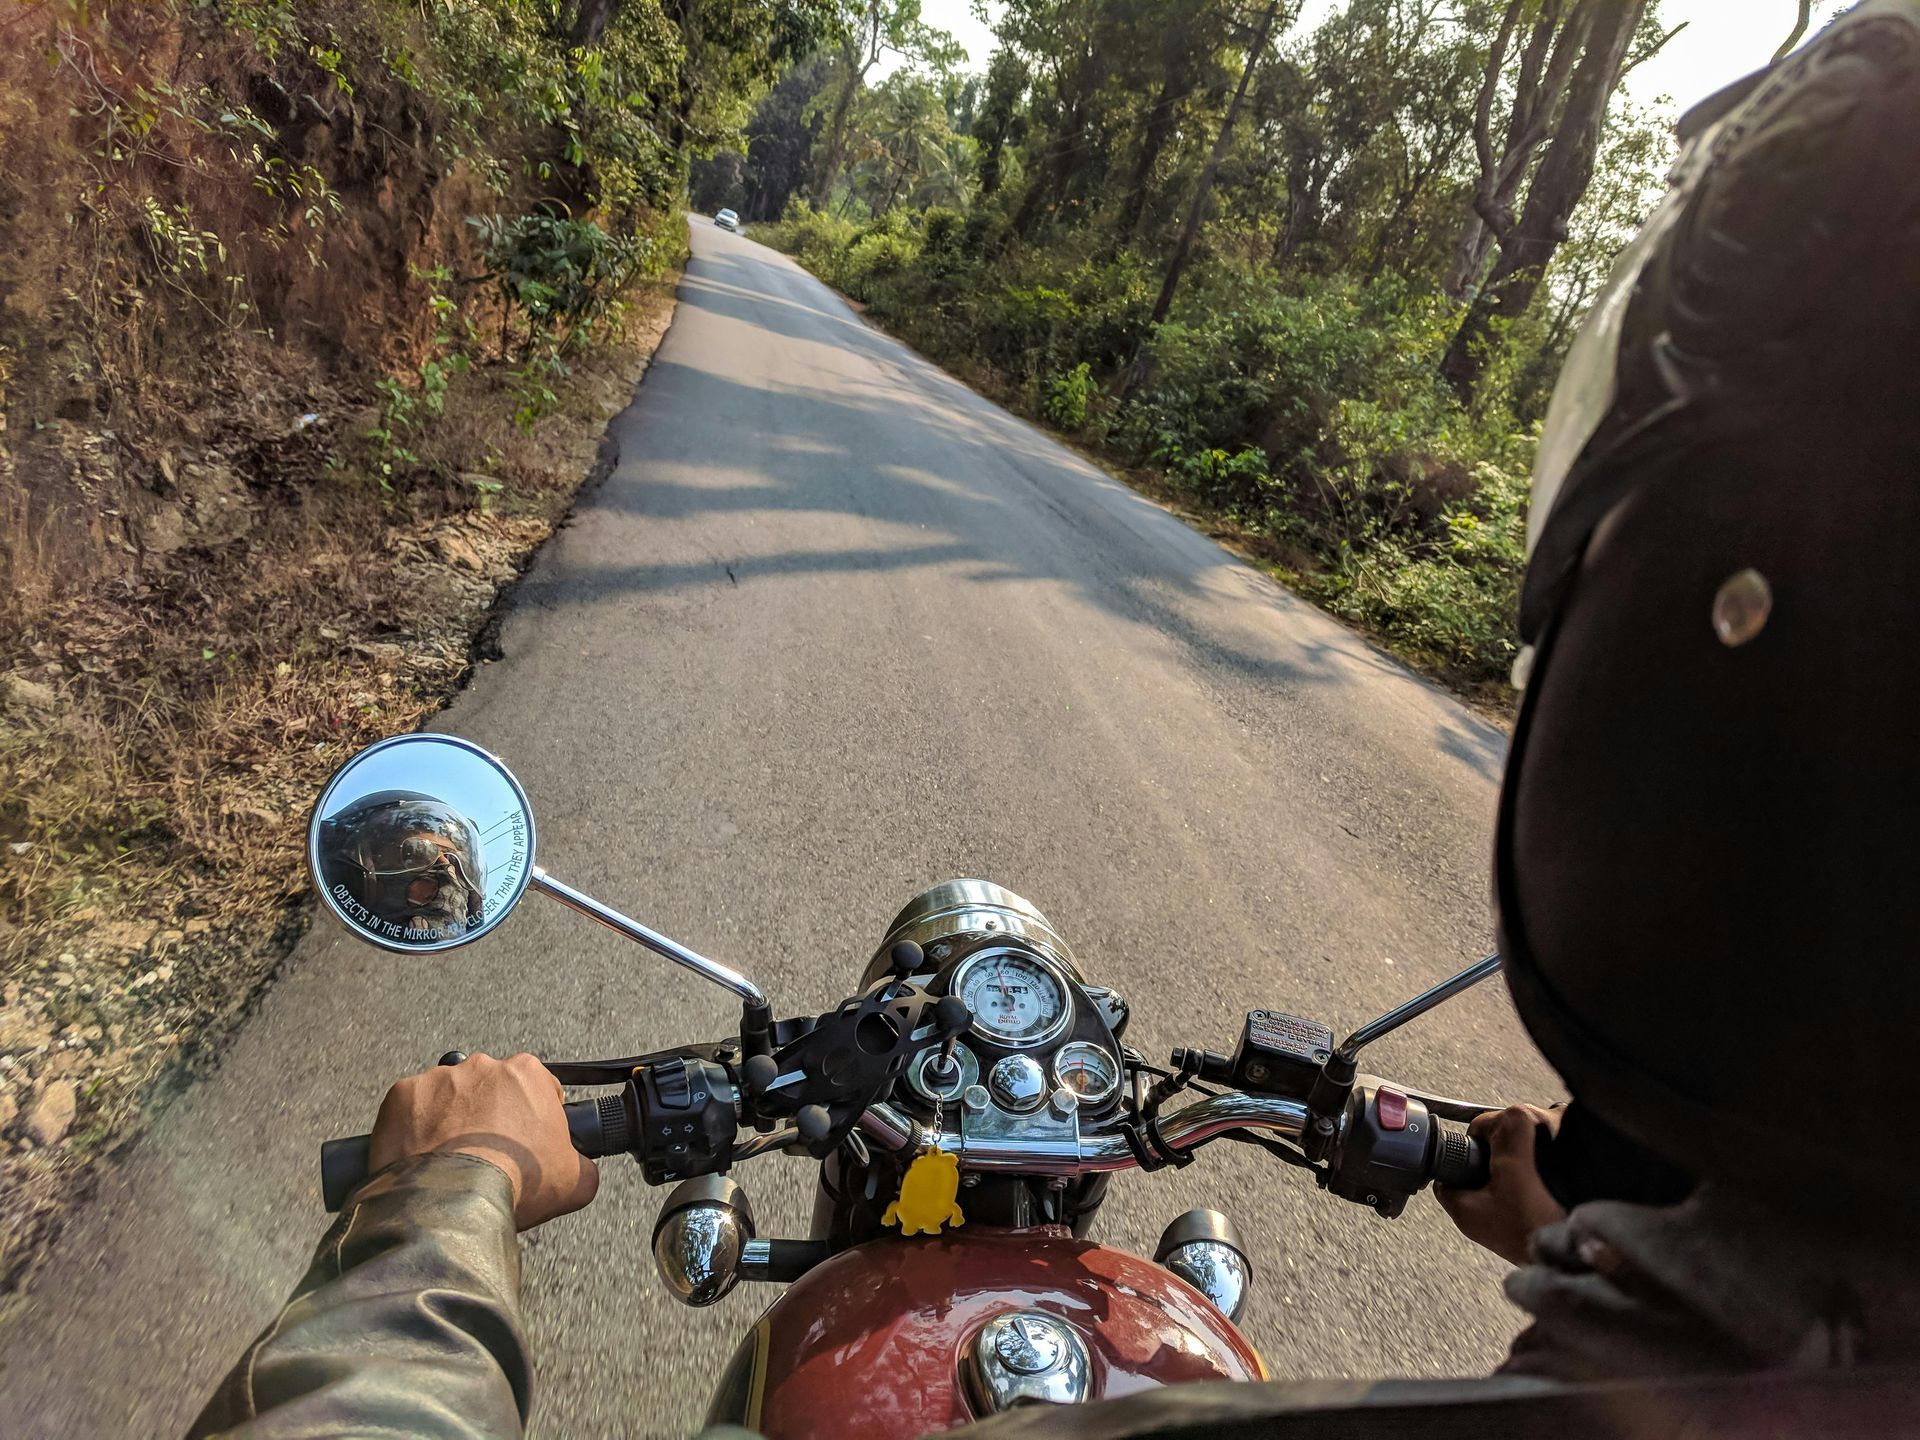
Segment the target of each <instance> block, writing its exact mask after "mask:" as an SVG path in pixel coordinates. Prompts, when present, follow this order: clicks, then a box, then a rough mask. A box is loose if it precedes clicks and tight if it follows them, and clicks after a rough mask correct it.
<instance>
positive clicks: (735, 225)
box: [713, 210, 740, 235]
mask: <svg viewBox="0 0 1920 1440" xmlns="http://www.w3.org/2000/svg"><path fill="white" fill-rule="evenodd" d="M713 223H714V224H716V225H718V226H719V227H720V228H721V229H722V230H731V231H733V232H734V234H736V235H737V234H739V233H740V217H739V216H738V215H736V214H734V213H733V211H731V210H722V211H721V212H720V213H719V214H717V215H715V216H714V217H713Z"/></svg>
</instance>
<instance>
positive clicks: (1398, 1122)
mask: <svg viewBox="0 0 1920 1440" xmlns="http://www.w3.org/2000/svg"><path fill="white" fill-rule="evenodd" d="M1374 1106H1375V1108H1376V1109H1377V1110H1378V1111H1379V1114H1380V1128H1381V1129H1382V1130H1404V1129H1406V1128H1407V1097H1406V1096H1404V1095H1402V1094H1401V1093H1400V1092H1399V1091H1398V1090H1388V1089H1385V1088H1382V1089H1381V1090H1380V1091H1379V1093H1378V1094H1377V1095H1376V1096H1375V1098H1374Z"/></svg>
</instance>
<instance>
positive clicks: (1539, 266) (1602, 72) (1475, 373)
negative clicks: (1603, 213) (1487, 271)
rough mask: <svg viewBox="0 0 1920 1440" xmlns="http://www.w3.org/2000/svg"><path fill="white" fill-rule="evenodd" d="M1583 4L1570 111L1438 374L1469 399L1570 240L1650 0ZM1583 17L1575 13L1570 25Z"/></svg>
mask: <svg viewBox="0 0 1920 1440" xmlns="http://www.w3.org/2000/svg"><path fill="white" fill-rule="evenodd" d="M1585 4H1586V5H1588V6H1590V7H1591V10H1592V18H1591V24H1590V25H1589V26H1588V28H1587V29H1586V32H1585V35H1584V39H1585V46H1584V49H1583V50H1582V52H1581V55H1580V58H1579V61H1578V63H1577V64H1576V65H1575V66H1574V69H1573V78H1572V80H1571V82H1570V83H1569V85H1568V87H1567V103H1566V108H1565V110H1564V111H1563V112H1562V114H1561V116H1560V121H1559V124H1558V126H1557V127H1556V128H1555V131H1554V134H1553V138H1552V141H1551V143H1550V144H1549V145H1548V147H1547V152H1546V155H1545V157H1544V158H1543V159H1542V160H1541V161H1540V168H1539V170H1538V171H1537V172H1536V173H1535V175H1534V179H1533V185H1532V187H1531V188H1530V189H1529V190H1528V192H1527V203H1526V208H1525V209H1524V210H1523V211H1522V212H1521V215H1520V219H1519V221H1518V222H1517V223H1516V224H1515V225H1514V226H1513V229H1512V231H1511V233H1510V235H1509V236H1507V237H1506V239H1505V240H1504V241H1503V242H1502V244H1501V246H1500V258H1499V259H1498V260H1497V261H1495V262H1494V267H1493V273H1492V274H1491V275H1489V276H1488V277H1487V283H1486V287H1485V288H1484V289H1483V290H1481V292H1480V294H1479V295H1478V296H1476V297H1475V299H1474V302H1473V305H1472V306H1471V307H1470V308H1469V309H1468V311H1467V314H1466V317H1465V318H1464V319H1463V320H1462V321H1461V322H1460V328H1459V330H1458V331H1456V332H1455V333H1454V337H1453V341H1452V343H1451V344H1449V345H1448V346H1447V353H1446V357H1445V359H1443V360H1442V361H1441V363H1440V373H1441V374H1442V375H1443V376H1444V377H1445V378H1446V380H1447V383H1448V384H1450V385H1451V386H1452V387H1453V390H1454V393H1455V394H1456V395H1458V396H1459V397H1460V398H1461V399H1462V400H1463V401H1465V400H1470V399H1471V398H1472V397H1473V392H1474V390H1475V388H1476V387H1477V386H1478V384H1479V382H1480V377H1481V375H1482V373H1483V372H1484V371H1485V369H1486V366H1487V361H1488V359H1489V358H1490V353H1489V352H1490V350H1491V347H1492V345H1493V343H1494V341H1495V339H1496V332H1498V331H1499V330H1500V329H1502V328H1504V326H1505V325H1507V324H1510V323H1512V322H1513V321H1514V320H1517V319H1519V318H1520V317H1521V316H1522V315H1524V314H1525V313H1526V311H1527V307H1528V306H1529V305H1531V304H1532V303H1533V296H1534V292H1535V291H1536V290H1538V289H1539V287H1540V281H1541V279H1542V277H1543V276H1544V275H1545V274H1546V270H1547V266H1548V265H1549V264H1550V263H1551V262H1552V260H1553V255H1554V252H1555V251H1556V250H1558V249H1559V248H1560V242H1561V241H1562V240H1564V239H1565V238H1566V234H1567V220H1568V218H1569V217H1570V216H1571V215H1572V214H1573V211H1574V207H1575V206H1577V205H1578V204H1579V203H1580V200H1581V198H1582V197H1583V196H1584V195H1585V194H1586V192H1587V186H1588V184H1589V183H1590V182H1591V181H1592V179H1593V165H1594V158H1595V156H1596V155H1597V154H1598V153H1599V148H1600V130H1601V126H1602V125H1603V124H1604V123H1605V120H1606V115H1607V105H1608V102H1609V101H1611V100H1612V98H1613V92H1614V90H1615V89H1616V88H1617V87H1618V86H1619V84H1620V77H1621V75H1622V73H1623V70H1624V66H1625V63H1626V55H1627V47H1628V45H1629V44H1630V43H1631V42H1632V40H1633V35H1634V31H1635V30H1636V29H1637V28H1638V26H1639V24H1640V17H1641V15H1642V13H1643V12H1644V11H1645V10H1646V7H1647V0H1585ZM1579 18H1580V17H1579V16H1577V15H1576V16H1575V17H1574V18H1572V19H1570V20H1569V21H1568V24H1569V25H1572V24H1575V23H1577V21H1578V19H1579Z"/></svg>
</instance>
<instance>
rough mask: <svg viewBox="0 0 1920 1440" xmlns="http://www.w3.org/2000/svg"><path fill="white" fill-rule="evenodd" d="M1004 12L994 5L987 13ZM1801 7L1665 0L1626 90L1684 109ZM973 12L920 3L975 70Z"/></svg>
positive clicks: (1316, 3)
mask: <svg viewBox="0 0 1920 1440" xmlns="http://www.w3.org/2000/svg"><path fill="white" fill-rule="evenodd" d="M1340 4H1341V0H1306V5H1305V7H1304V9H1303V10H1302V12H1301V16H1300V20H1299V23H1298V24H1297V25H1296V26H1295V27H1294V28H1295V31H1296V32H1297V31H1300V30H1310V29H1312V28H1313V26H1315V25H1316V24H1318V23H1319V22H1320V21H1321V20H1322V19H1324V18H1325V17H1326V16H1327V14H1328V13H1329V12H1331V11H1333V10H1335V9H1337V8H1339V5H1340ZM999 8H1000V7H999V6H998V5H997V4H993V3H991V0H989V5H988V9H989V11H997V10H998V9H999ZM1796 8H1797V7H1796V4H1795V0H1662V3H1661V6H1660V13H1661V14H1662V15H1663V16H1665V17H1666V22H1667V24H1668V25H1669V26H1673V25H1678V24H1679V23H1680V22H1681V21H1682V20H1685V21H1686V22H1688V23H1687V28H1686V29H1685V30H1683V31H1681V32H1680V33H1679V34H1678V35H1676V36H1674V37H1673V39H1672V40H1671V41H1669V42H1668V44H1667V48H1666V49H1664V50H1662V51H1661V52H1660V53H1659V54H1658V55H1656V56H1654V58H1653V59H1651V60H1649V61H1648V62H1647V63H1646V64H1645V65H1642V66H1641V67H1640V68H1639V69H1638V70H1636V71H1635V72H1634V73H1633V74H1632V76H1630V77H1629V78H1628V81H1627V89H1628V91H1629V92H1630V93H1631V94H1632V95H1633V97H1634V98H1635V99H1637V100H1642V101H1648V100H1653V99H1656V98H1657V97H1659V96H1662V95H1664V96H1667V97H1669V98H1671V99H1672V100H1673V101H1674V103H1675V106H1676V109H1677V110H1684V109H1686V108H1687V107H1688V106H1689V105H1691V104H1693V103H1694V102H1695V101H1696V100H1703V99H1705V98H1706V97H1707V96H1709V95H1711V94H1712V93H1713V92H1714V91H1716V90H1718V89H1719V88H1720V87H1721V86H1722V85H1726V84H1728V83H1730V82H1732V81H1734V80H1738V79H1739V78H1740V77H1741V76H1742V75H1746V74H1749V73H1751V72H1752V71H1755V70H1758V69H1759V68H1760V67H1761V66H1762V65H1764V64H1766V63H1767V61H1768V60H1769V59H1770V58H1772V55H1773V52H1774V50H1775V49H1776V48H1777V47H1778V46H1779V44H1780V42H1781V41H1782V40H1784V39H1786V38H1787V32H1788V31H1789V30H1791V29H1792V28H1793V18H1794V14H1795V11H1796ZM1840 8H1842V7H1841V5H1840V4H1839V3H1836V0H1822V3H1819V4H1817V5H1816V6H1815V7H1814V9H1815V15H1816V20H1815V23H1814V26H1813V27H1812V28H1813V29H1815V30H1817V29H1818V28H1819V20H1820V19H1822V18H1824V17H1826V16H1828V15H1831V14H1832V13H1834V11H1836V10H1838V9H1840ZM973 11H974V4H973V0H922V4H921V14H922V15H923V16H924V17H925V18H926V20H927V22H928V23H929V24H933V25H938V26H940V27H941V28H942V29H945V30H949V31H951V32H953V36H954V38H955V39H956V40H958V41H959V42H960V43H961V44H962V45H964V46H965V47H966V49H967V54H968V55H969V56H970V57H971V59H972V62H973V63H972V66H971V68H972V69H975V70H984V69H985V68H986V64H987V56H989V55H990V54H992V53H993V31H992V30H991V29H990V28H989V27H988V26H986V25H983V24H982V23H981V22H980V21H979V20H977V19H975V18H974V13H973ZM882 68H883V69H891V68H892V66H890V65H883V66H882ZM876 78H878V77H877V76H876Z"/></svg>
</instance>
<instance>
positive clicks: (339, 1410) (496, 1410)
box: [190, 1155, 530, 1440]
mask: <svg viewBox="0 0 1920 1440" xmlns="http://www.w3.org/2000/svg"><path fill="white" fill-rule="evenodd" d="M519 1301H520V1253H519V1247H518V1243H517V1241H516V1239H515V1235H514V1224H513V1197H512V1191H511V1187H510V1186H509V1184H508V1181H507V1177H506V1176H505V1175H504V1174H503V1173H501V1171H500V1170H498V1169H496V1168H495V1167H494V1166H492V1165H490V1164H488V1163H487V1162H486V1161H484V1160H478V1159H474V1158H471V1157H468V1156H461V1155H429V1156H424V1157H420V1158H417V1159H413V1160H406V1161H402V1162H401V1163H400V1164H398V1165H394V1166H391V1167H390V1168H389V1169H387V1170H386V1171H385V1172H383V1173H382V1174H380V1175H378V1176H376V1177H375V1178H374V1179H373V1180H371V1181H369V1182H368V1183H367V1184H366V1185H365V1186H363V1187H362V1188H361V1190H360V1191H359V1193H358V1194H357V1195H355V1196H354V1198H353V1201H352V1203H351V1204H350V1205H349V1206H348V1207H347V1209H346V1210H345V1211H344V1212H343V1213H342V1214H341V1216H340V1218H339V1219H338V1221H336V1222H335V1224H334V1225H333V1227H332V1228H331V1229H330V1230H329V1231H328V1232H327V1234H326V1237H325V1238H324V1239H323V1240H322V1241H321V1242H320V1248H319V1250H318V1251H316V1252H315V1255H314V1259H313V1265H312V1267H311V1268H310V1269H309V1270H308V1271H307V1274H306V1278H305V1279H303V1280H302V1281H301V1282H300V1285H299V1288H298V1289H296V1290H295V1291H294V1294H293V1298H292V1299H291V1300H289V1301H288V1303H287V1307H286V1309H285V1310H283V1311H282V1312H281V1314H280V1318H279V1319H278V1320H276V1321H275V1322H274V1323H273V1324H272V1325H271V1326H270V1327H268V1329H267V1331H266V1332H265V1333H264V1334H263V1335H261V1337H260V1338H259V1339H258V1340H256V1341H255V1342H254V1344H253V1345H252V1347H251V1348H249V1349H248V1351H247V1353H246V1354H245V1355H244V1356H242V1357H241V1359H240V1363H239V1364H238V1365H236V1366H235V1367H234V1370H233V1373H232V1374H231V1375H229V1376H228V1377H227V1379H226V1381H225V1383H223V1384H222V1386H221V1387H220V1390H219V1392H218V1393H217V1394H216V1395H215V1396H214V1398H213V1400H212V1401H211V1402H209V1404H208V1406H207V1408H206V1410H205V1411H204V1412H203V1413H202V1414H201V1416H200V1418H199V1420H198V1421H197V1422H196V1423H195V1425H194V1428H193V1430H192V1431H191V1432H190V1434H191V1435H193V1436H224V1437H229V1440H321V1437H335V1436H347V1435H362V1434H367V1433H378V1434H395V1435H413V1436H427V1437H435V1440H480V1437H489V1440H491V1437H500V1436H518V1435H519V1434H520V1433H521V1431H522V1428H523V1426H524V1424H525V1420H526V1415H527V1406H528V1403H529V1399H530V1394H529V1386H530V1369H529V1365H528V1359H527V1351H526V1341H525V1339H524V1338H523V1336H522V1334H521V1330H520V1323H519Z"/></svg>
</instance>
